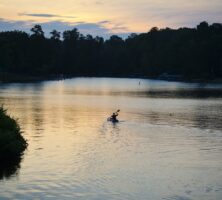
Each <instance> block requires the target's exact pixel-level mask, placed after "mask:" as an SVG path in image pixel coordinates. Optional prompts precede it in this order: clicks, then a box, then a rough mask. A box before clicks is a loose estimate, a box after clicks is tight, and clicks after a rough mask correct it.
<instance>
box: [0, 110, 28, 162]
mask: <svg viewBox="0 0 222 200" xmlns="http://www.w3.org/2000/svg"><path fill="white" fill-rule="evenodd" d="M26 147H27V142H26V141H25V139H24V138H23V137H22V135H21V131H20V127H19V125H18V123H17V122H16V120H14V119H12V118H11V117H10V116H8V115H7V113H6V110H5V109H4V108H3V107H0V160H4V159H7V160H9V159H11V158H18V157H19V156H21V155H22V153H23V152H24V150H25V149H26Z"/></svg>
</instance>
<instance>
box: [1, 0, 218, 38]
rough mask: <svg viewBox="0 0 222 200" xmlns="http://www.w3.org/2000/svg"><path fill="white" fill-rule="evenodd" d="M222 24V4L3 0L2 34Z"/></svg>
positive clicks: (201, 0) (199, 0) (200, 0)
mask: <svg viewBox="0 0 222 200" xmlns="http://www.w3.org/2000/svg"><path fill="white" fill-rule="evenodd" d="M202 21H207V22H209V23H214V22H218V23H222V0H0V31H7V30H15V29H16V30H24V31H29V30H30V28H31V27H33V26H34V25H35V24H40V25H42V27H43V30H44V31H45V32H46V33H49V32H50V31H51V30H53V29H56V30H58V31H61V32H62V31H64V30H70V29H72V28H74V27H76V28H78V30H79V31H80V32H81V33H83V34H92V35H93V36H96V35H99V36H103V37H109V36H110V35H113V34H117V35H120V36H122V37H125V36H127V35H129V34H130V33H141V32H147V31H149V30H150V29H151V28H152V27H159V28H165V27H170V28H179V27H195V26H196V25H197V24H199V23H200V22H202Z"/></svg>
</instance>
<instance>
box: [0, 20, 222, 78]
mask: <svg viewBox="0 0 222 200" xmlns="http://www.w3.org/2000/svg"><path fill="white" fill-rule="evenodd" d="M0 73H1V74H19V75H22V76H27V77H28V76H33V77H37V76H41V77H53V76H55V77H56V76H60V75H61V74H62V75H64V76H111V77H150V78H157V77H158V76H159V75H161V74H163V73H168V74H178V75H181V76H183V77H184V78H186V79H194V78H200V79H212V78H217V77H219V78H220V77H222V24H220V23H213V24H211V25H209V24H208V23H207V22H201V23H200V24H199V25H197V27H195V28H179V29H170V28H164V29H158V28H157V27H154V28H152V29H151V30H150V31H149V32H147V33H142V34H131V35H129V36H128V38H126V39H122V38H121V37H119V36H117V35H113V36H111V37H110V38H109V39H107V40H104V38H102V37H99V36H96V37H93V36H92V35H83V34H81V33H80V32H79V31H78V30H77V29H76V28H74V29H72V30H66V31H64V32H63V33H60V32H58V31H57V30H53V31H52V32H51V33H50V37H46V36H45V33H44V31H43V30H42V27H41V26H40V25H35V26H34V27H33V28H32V29H31V34H28V33H26V32H22V31H7V32H0Z"/></svg>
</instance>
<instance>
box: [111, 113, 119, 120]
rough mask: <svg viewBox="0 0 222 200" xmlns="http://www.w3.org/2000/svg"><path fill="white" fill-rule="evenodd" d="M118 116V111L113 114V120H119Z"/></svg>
mask: <svg viewBox="0 0 222 200" xmlns="http://www.w3.org/2000/svg"><path fill="white" fill-rule="evenodd" d="M117 116H118V112H116V113H113V114H112V116H111V119H112V120H113V121H117V119H116V117H117Z"/></svg>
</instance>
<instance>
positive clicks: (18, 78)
mask: <svg viewBox="0 0 222 200" xmlns="http://www.w3.org/2000/svg"><path fill="white" fill-rule="evenodd" d="M2 77H3V76H2ZM2 77H1V78H0V84H10V83H36V82H42V81H57V80H66V79H72V78H129V79H146V80H147V79H150V80H156V81H167V82H179V83H197V84H198V83H200V84H222V78H215V79H203V78H195V79H186V78H181V79H178V80H177V79H175V80H174V79H170V80H169V79H167V78H166V79H164V78H158V77H145V76H136V75H129V76H127V75H126V76H124V75H122V76H111V75H99V76H83V75H77V76H76V75H75V76H74V75H63V74H61V75H51V76H33V75H27V76H24V75H15V74H5V75H4V78H2Z"/></svg>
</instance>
